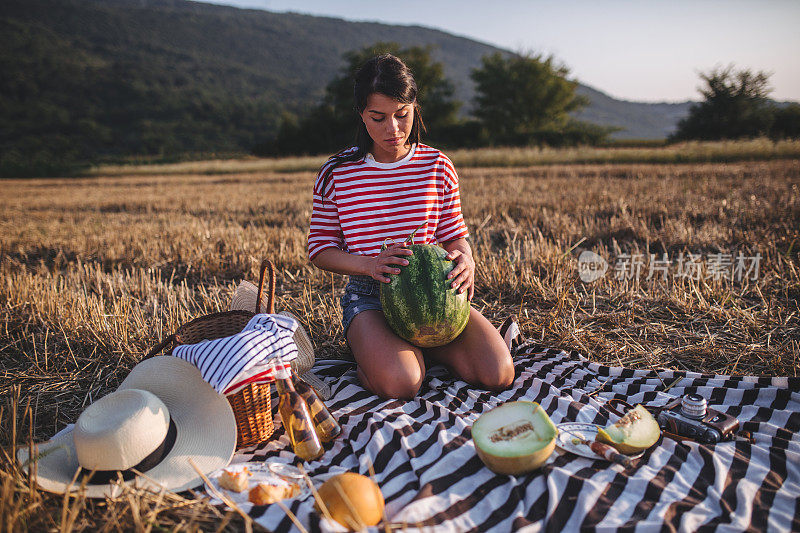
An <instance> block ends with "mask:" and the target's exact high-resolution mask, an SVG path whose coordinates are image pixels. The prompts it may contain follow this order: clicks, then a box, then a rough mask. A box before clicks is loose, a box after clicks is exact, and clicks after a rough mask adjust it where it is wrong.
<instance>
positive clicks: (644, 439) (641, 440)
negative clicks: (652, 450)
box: [597, 405, 661, 455]
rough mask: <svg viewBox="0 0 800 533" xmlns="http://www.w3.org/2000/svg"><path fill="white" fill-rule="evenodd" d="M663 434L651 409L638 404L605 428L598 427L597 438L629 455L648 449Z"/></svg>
mask: <svg viewBox="0 0 800 533" xmlns="http://www.w3.org/2000/svg"><path fill="white" fill-rule="evenodd" d="M660 436H661V428H660V427H658V422H656V419H655V418H653V415H651V414H650V411H648V410H647V409H645V408H644V407H642V406H641V405H637V406H636V407H634V408H633V409H631V410H630V411H628V412H627V413H625V416H623V417H622V418H620V419H619V420H617V421H616V422H615V423H613V424H611V425H610V426H607V427H605V428H598V431H597V440H599V441H600V442H605V443H606V444H610V445H611V446H613V447H614V448H616V449H617V450H618V451H619V452H620V453H626V454H628V455H631V454H636V453H639V452H641V451H644V450H646V449H647V448H649V447H650V446H652V445H653V444H655V443H656V441H657V440H658V438H659V437H660Z"/></svg>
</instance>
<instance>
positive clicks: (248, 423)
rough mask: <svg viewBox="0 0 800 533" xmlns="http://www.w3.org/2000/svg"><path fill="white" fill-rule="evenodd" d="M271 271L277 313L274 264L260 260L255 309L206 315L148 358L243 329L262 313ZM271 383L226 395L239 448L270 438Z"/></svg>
mask: <svg viewBox="0 0 800 533" xmlns="http://www.w3.org/2000/svg"><path fill="white" fill-rule="evenodd" d="M267 270H269V300H268V304H267V310H266V312H267V313H270V314H272V313H274V312H275V266H274V265H273V264H272V261H269V260H268V259H265V260H264V261H263V262H262V263H261V273H260V276H259V280H258V299H257V304H256V312H255V313H253V312H250V311H223V312H221V313H212V314H210V315H204V316H201V317H198V318H195V319H194V320H192V321H190V322H187V323H186V324H183V325H182V326H181V327H179V328H178V329H177V330H176V331H175V333H173V334H172V335H170V336H169V337H167V338H165V339H164V340H163V341H161V342H160V343H159V344H158V346H156V347H155V348H153V349H152V350H150V352H149V353H148V354H147V356H146V357H152V356H154V355H156V354H158V353H159V352H161V351H166V352H167V353H171V352H172V350H173V348H175V346H178V345H180V344H195V343H198V342H201V341H203V340H206V339H208V340H213V339H219V338H221V337H229V336H231V335H235V334H237V333H239V332H241V331H242V329H244V327H245V326H246V325H247V323H248V322H249V321H250V319H251V318H253V316H255V315H256V314H258V313H260V312H261V296H262V294H263V291H264V279H265V276H266V272H267ZM270 394H271V391H270V385H269V383H264V384H257V383H251V384H249V385H247V386H246V387H245V388H243V389H242V390H240V391H239V392H237V393H235V394H231V395H229V396H227V399H228V402H229V403H230V404H231V407H232V408H233V414H234V416H235V417H236V447H237V448H243V447H245V446H251V445H253V444H257V443H259V442H263V441H265V440H267V439H268V438H269V437H270V436H271V435H272V432H273V431H274V430H275V427H274V426H273V423H272V405H271V401H270Z"/></svg>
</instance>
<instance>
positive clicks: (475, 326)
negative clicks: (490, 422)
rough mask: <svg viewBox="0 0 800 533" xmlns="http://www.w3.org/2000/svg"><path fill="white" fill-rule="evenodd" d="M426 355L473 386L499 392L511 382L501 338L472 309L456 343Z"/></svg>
mask: <svg viewBox="0 0 800 533" xmlns="http://www.w3.org/2000/svg"><path fill="white" fill-rule="evenodd" d="M425 353H426V354H427V355H429V356H430V357H431V358H432V359H434V360H435V361H438V362H440V363H442V364H444V365H446V366H447V367H449V368H450V369H451V370H452V371H453V372H454V373H455V374H456V375H458V376H459V377H460V378H461V379H463V380H464V381H466V382H467V383H470V384H472V385H477V386H479V387H482V388H486V389H490V390H495V391H500V390H505V389H507V388H508V387H510V386H511V383H513V382H514V363H513V361H512V360H511V354H510V353H509V351H508V346H506V343H505V341H503V337H501V336H500V332H498V331H497V329H496V328H495V327H494V326H492V324H491V322H489V321H488V320H487V319H486V317H484V316H483V315H482V314H481V313H480V311H478V310H477V309H474V308H472V307H470V314H469V322H467V327H466V328H464V331H462V332H461V334H460V335H459V336H458V337H456V338H455V340H453V341H452V342H451V343H449V344H446V345H445V346H439V347H437V348H428V349H426V352H425Z"/></svg>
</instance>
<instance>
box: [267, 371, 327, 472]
mask: <svg viewBox="0 0 800 533" xmlns="http://www.w3.org/2000/svg"><path fill="white" fill-rule="evenodd" d="M275 388H277V389H278V395H279V399H278V412H280V414H281V422H282V423H283V427H284V428H285V429H286V433H287V434H288V435H289V441H290V442H291V443H292V449H293V450H294V453H295V454H297V456H298V457H300V458H301V459H303V460H304V461H313V460H314V459H318V458H319V457H321V456H322V454H323V453H324V452H325V450H324V449H323V448H322V443H321V442H320V440H319V437H318V436H317V432H316V430H315V429H314V422H313V420H312V419H311V413H310V412H309V409H308V405H307V404H306V401H305V400H304V399H303V397H302V396H301V395H300V393H299V392H297V390H295V387H294V383H293V382H292V369H291V367H290V366H289V365H288V364H285V363H284V362H283V360H282V359H281V358H280V357H278V358H277V360H276V362H275Z"/></svg>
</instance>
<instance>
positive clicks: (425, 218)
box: [308, 54, 514, 399]
mask: <svg viewBox="0 0 800 533" xmlns="http://www.w3.org/2000/svg"><path fill="white" fill-rule="evenodd" d="M354 94H355V103H356V110H357V111H358V114H359V116H360V119H361V121H360V122H359V127H358V133H357V136H356V146H354V147H352V148H349V149H347V150H344V151H343V152H340V153H339V154H337V155H335V156H333V157H331V158H330V159H329V160H328V162H327V163H325V165H323V167H322V169H321V170H320V173H319V176H318V178H317V181H316V183H315V185H314V201H313V212H312V215H311V227H310V231H309V236H308V247H309V258H310V259H311V262H312V263H313V264H314V265H315V266H317V267H318V268H321V269H323V270H327V271H330V272H336V273H339V274H346V275H349V276H350V281H349V283H348V285H347V287H346V289H345V294H344V296H343V297H342V301H341V303H342V311H343V316H344V319H343V325H344V329H345V337H346V339H347V342H348V344H349V345H350V348H351V349H352V351H353V356H354V358H355V360H356V363H358V376H359V379H360V380H361V382H362V383H363V384H364V386H365V387H366V388H367V389H369V390H371V391H372V392H374V393H375V394H377V395H379V396H381V397H384V398H402V399H410V398H413V397H414V396H416V394H417V392H418V391H419V388H420V385H421V384H422V380H423V378H424V376H425V363H426V358H427V359H428V360H429V361H431V362H436V363H442V364H444V365H446V366H447V367H448V368H449V369H450V370H451V371H452V372H454V373H455V374H456V375H457V376H459V377H461V378H462V379H464V380H465V381H467V382H468V383H471V384H473V385H476V386H479V387H484V388H487V389H492V390H502V389H506V388H508V387H509V386H510V385H511V383H512V381H513V379H514V366H513V363H512V361H511V355H510V353H509V351H508V347H507V346H506V344H505V343H504V341H503V338H502V337H501V336H500V334H499V333H498V331H497V330H496V329H495V328H494V327H493V326H492V325H491V323H490V322H489V321H488V320H487V319H486V318H485V317H484V316H483V315H481V313H480V312H478V311H477V310H476V309H474V308H472V307H470V316H469V321H468V323H467V326H466V328H465V329H464V331H463V332H462V333H461V334H460V335H459V336H458V337H457V338H456V339H454V340H453V341H452V342H450V343H449V344H447V345H445V346H440V347H437V348H426V349H421V348H419V347H417V346H414V345H412V344H410V343H408V342H407V341H405V340H403V339H402V338H400V337H398V336H397V335H395V333H394V332H393V331H392V330H391V328H390V327H389V325H388V324H387V322H386V319H385V317H384V315H383V312H382V310H381V303H380V297H379V290H380V286H379V283H388V282H389V277H388V275H389V274H399V273H400V271H401V269H402V267H403V266H405V265H407V264H408V260H407V257H408V256H410V255H412V252H411V250H410V249H408V248H407V247H405V246H404V245H403V244H391V245H389V246H388V247H387V248H385V249H383V250H382V249H381V246H382V244H383V243H384V242H386V243H402V241H403V240H404V239H405V238H406V237H407V236H408V235H410V234H411V232H412V231H414V229H415V228H417V227H419V226H422V228H421V229H420V230H419V231H417V233H416V235H415V239H414V243H415V244H422V243H438V244H439V245H440V246H442V247H443V248H444V249H445V250H447V252H448V256H447V258H448V259H450V260H452V261H453V262H454V263H455V267H454V268H453V270H452V272H450V274H449V276H448V277H449V278H450V279H452V280H453V281H452V286H453V287H454V288H457V290H458V291H459V292H466V293H467V297H468V299H469V300H472V296H473V291H474V282H475V262H474V260H473V258H472V250H471V248H470V246H469V243H468V242H467V240H466V238H467V236H468V233H467V228H466V225H465V224H464V219H463V216H462V214H461V203H460V196H459V191H458V176H457V175H456V172H455V170H454V169H453V165H452V163H451V162H450V160H449V159H448V158H447V157H446V156H445V155H444V154H442V153H441V152H439V151H438V150H436V149H434V148H431V147H429V146H426V145H424V144H422V143H421V142H420V135H421V132H422V131H423V130H424V126H423V124H422V118H421V116H420V109H419V105H418V104H417V101H416V96H417V86H416V83H415V82H414V78H413V76H412V75H411V71H410V70H409V69H408V67H407V66H406V65H405V64H404V63H403V62H402V61H401V60H400V59H398V58H397V57H395V56H392V55H390V54H385V55H380V56H377V57H374V58H373V59H371V60H369V61H368V62H367V63H366V64H364V66H363V67H362V68H361V69H360V70H359V71H358V73H357V74H356V80H355V87H354Z"/></svg>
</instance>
